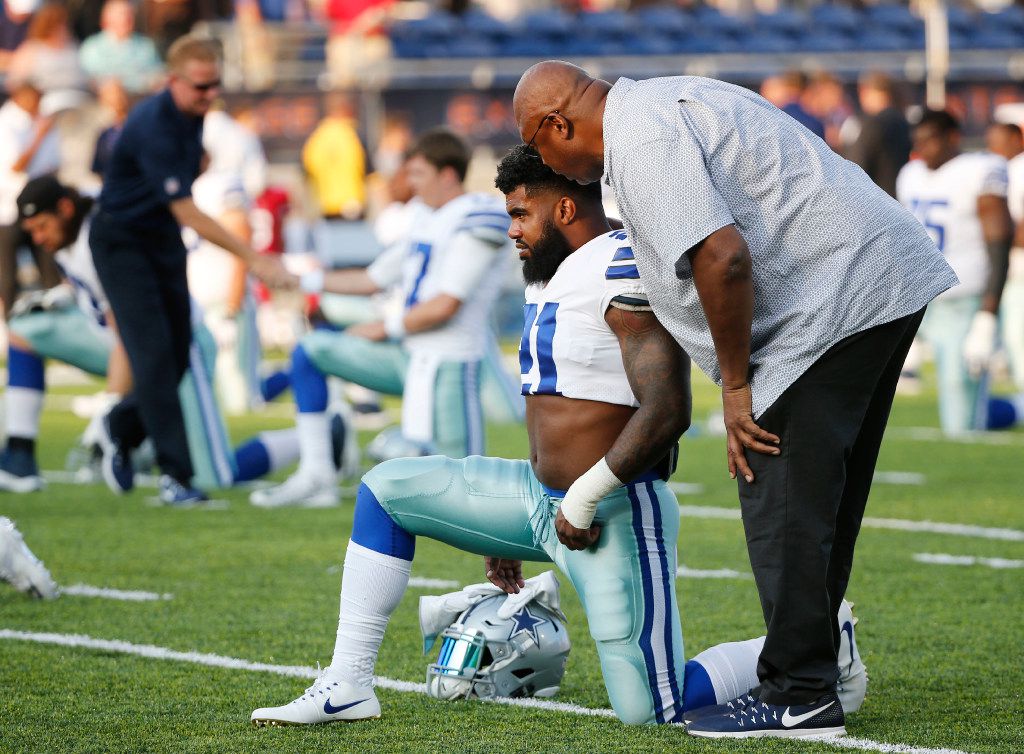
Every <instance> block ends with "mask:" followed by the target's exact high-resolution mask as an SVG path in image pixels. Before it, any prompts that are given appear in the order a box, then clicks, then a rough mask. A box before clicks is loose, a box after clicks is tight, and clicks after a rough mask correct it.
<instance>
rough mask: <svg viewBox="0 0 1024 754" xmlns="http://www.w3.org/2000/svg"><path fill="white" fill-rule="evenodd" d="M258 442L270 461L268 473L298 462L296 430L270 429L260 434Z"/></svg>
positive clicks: (297, 435) (297, 434)
mask: <svg viewBox="0 0 1024 754" xmlns="http://www.w3.org/2000/svg"><path fill="white" fill-rule="evenodd" d="M258 437H259V440H260V442H261V443H263V447H264V449H265V450H266V451H267V458H269V459H270V471H271V472H273V471H277V470H279V469H283V468H284V467H285V466H291V465H292V464H293V463H295V462H296V461H297V460H299V457H300V454H299V432H298V430H297V429H295V428H292V429H270V430H267V431H266V432H260V433H259V435H258Z"/></svg>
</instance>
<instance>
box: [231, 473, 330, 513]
mask: <svg viewBox="0 0 1024 754" xmlns="http://www.w3.org/2000/svg"><path fill="white" fill-rule="evenodd" d="M249 502H250V503H252V504H253V505H255V506H257V507H259V508H281V507H284V506H287V505H294V506H298V507H301V508H332V507H334V506H335V505H337V504H338V485H337V483H336V482H335V480H334V475H333V474H328V475H327V476H319V475H316V474H310V473H308V472H304V471H302V470H299V471H296V472H295V473H294V474H292V475H291V476H290V477H288V478H287V479H286V480H285V481H284V482H283V483H282V484H279V485H277V486H276V487H269V488H267V489H264V490H256V491H255V492H253V493H252V494H251V495H250V496H249Z"/></svg>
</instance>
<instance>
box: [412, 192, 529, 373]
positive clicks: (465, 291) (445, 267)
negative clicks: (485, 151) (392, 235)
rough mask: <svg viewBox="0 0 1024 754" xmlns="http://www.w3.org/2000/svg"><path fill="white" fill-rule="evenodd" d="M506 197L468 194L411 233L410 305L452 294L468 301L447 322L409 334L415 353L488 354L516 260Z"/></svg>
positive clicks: (460, 357)
mask: <svg viewBox="0 0 1024 754" xmlns="http://www.w3.org/2000/svg"><path fill="white" fill-rule="evenodd" d="M509 222H510V220H509V217H508V213H506V212H505V204H504V202H503V201H502V200H501V199H500V198H498V197H497V196H494V195H491V194H479V193H472V194H463V195H461V196H459V197H456V198H455V199H452V200H451V201H450V202H448V203H447V204H445V205H444V206H443V207H441V208H439V209H437V210H435V211H434V212H432V213H431V214H430V215H428V216H426V217H423V218H422V221H421V222H418V223H417V225H416V226H414V227H413V228H412V229H411V230H410V232H409V239H408V244H407V246H406V253H405V259H404V260H403V263H402V291H403V293H404V296H405V308H406V309H409V308H411V307H412V306H415V305H416V304H418V303H420V302H423V301H429V300H430V299H432V298H434V297H436V296H440V295H443V294H447V295H450V296H454V297H455V298H457V299H459V300H460V301H461V302H462V305H461V306H460V307H459V311H458V312H457V313H456V314H455V316H454V317H452V318H451V319H450V320H449V321H448V322H446V323H445V324H444V325H442V326H441V327H438V328H435V329H433V330H427V331H425V332H420V333H411V334H409V335H406V337H405V346H406V348H408V350H409V351H410V352H412V353H416V352H425V353H431V354H433V355H435V356H437V357H439V358H441V359H443V360H448V361H474V360H479V359H482V358H483V357H484V354H485V352H486V349H487V343H488V341H489V339H490V338H491V337H492V336H491V331H490V317H491V307H492V306H493V305H494V302H495V300H496V299H497V298H498V294H499V293H500V292H501V284H502V281H503V280H504V279H505V270H506V269H507V266H508V265H510V264H512V259H513V246H512V242H511V241H510V240H509V238H508V235H507V233H508V226H509Z"/></svg>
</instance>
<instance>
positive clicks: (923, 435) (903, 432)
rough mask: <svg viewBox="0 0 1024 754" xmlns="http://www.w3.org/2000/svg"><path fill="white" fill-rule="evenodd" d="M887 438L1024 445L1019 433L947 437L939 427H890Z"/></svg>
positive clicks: (1023, 439) (968, 434) (985, 433)
mask: <svg viewBox="0 0 1024 754" xmlns="http://www.w3.org/2000/svg"><path fill="white" fill-rule="evenodd" d="M885 434H886V437H890V438H894V439H898V440H919V441H921V442H949V443H960V444H961V445H1002V446H1007V445H1024V434H1021V433H1019V432H968V433H966V434H963V435H959V436H957V437H947V436H946V435H944V434H942V430H941V429H939V428H938V427H889V428H888V429H886V430H885Z"/></svg>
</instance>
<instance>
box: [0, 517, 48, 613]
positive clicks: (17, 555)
mask: <svg viewBox="0 0 1024 754" xmlns="http://www.w3.org/2000/svg"><path fill="white" fill-rule="evenodd" d="M0 579H3V580H4V581H7V582H10V584H11V585H12V586H13V587H14V588H15V589H17V590H18V591H20V592H25V593H27V594H30V595H32V596H33V597H38V598H39V599H44V600H52V599H53V598H54V597H56V596H57V595H58V594H59V590H58V589H57V583H56V582H55V581H54V580H53V577H52V576H50V572H49V571H47V570H46V566H44V565H43V563H42V561H40V560H39V558H37V557H36V556H35V555H33V554H32V551H31V550H30V549H28V545H26V544H25V540H24V539H22V536H21V532H20V531H18V529H17V528H16V527H15V526H14V522H13V521H11V520H10V519H9V518H4V517H0Z"/></svg>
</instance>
